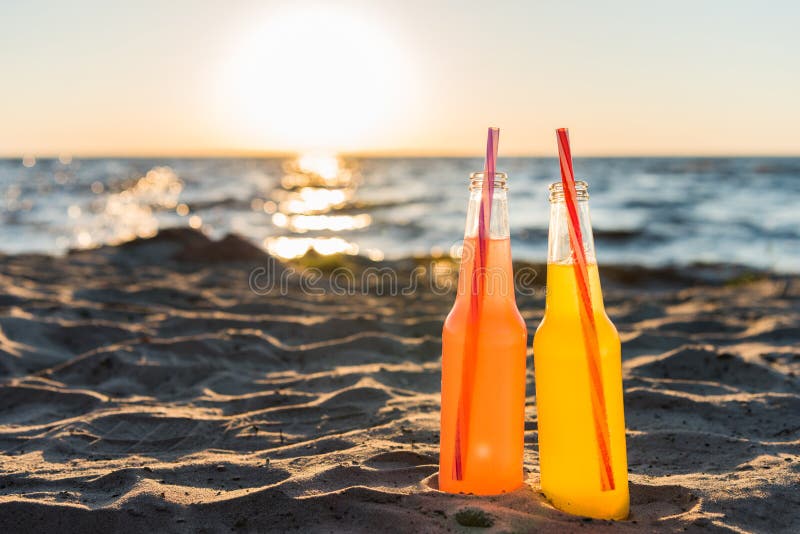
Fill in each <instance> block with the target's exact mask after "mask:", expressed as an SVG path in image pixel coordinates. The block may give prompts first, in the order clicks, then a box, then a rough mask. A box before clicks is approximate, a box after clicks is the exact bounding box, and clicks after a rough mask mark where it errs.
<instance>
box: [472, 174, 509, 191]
mask: <svg viewBox="0 0 800 534" xmlns="http://www.w3.org/2000/svg"><path fill="white" fill-rule="evenodd" d="M484 178H486V173H485V172H483V171H480V172H473V173H472V174H470V175H469V190H470V191H475V190H478V189H483V180H484ZM507 180H508V175H506V173H504V172H496V173H494V188H495V189H501V190H503V191H508V186H507V185H506V183H507Z"/></svg>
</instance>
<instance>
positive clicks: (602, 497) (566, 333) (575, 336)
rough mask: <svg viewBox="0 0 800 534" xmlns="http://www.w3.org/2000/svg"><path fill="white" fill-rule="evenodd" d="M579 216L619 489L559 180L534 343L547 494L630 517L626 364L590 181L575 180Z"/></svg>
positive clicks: (587, 512)
mask: <svg viewBox="0 0 800 534" xmlns="http://www.w3.org/2000/svg"><path fill="white" fill-rule="evenodd" d="M575 186H576V191H577V198H578V216H579V218H580V225H581V231H582V234H583V247H584V249H585V251H586V262H587V269H588V275H589V293H590V295H591V304H592V311H593V315H594V322H595V325H596V329H597V339H598V345H599V353H600V373H601V377H602V384H603V394H604V398H605V406H606V414H607V428H608V439H609V442H610V447H609V451H610V455H609V456H610V463H611V466H610V470H609V471H610V472H611V473H613V485H614V488H613V489H610V488H606V489H605V490H604V489H603V488H602V483H601V477H600V470H601V467H602V465H601V455H600V453H599V448H598V447H599V445H598V444H599V442H600V438H598V437H597V432H598V430H597V427H596V426H595V421H596V420H597V419H594V413H593V404H592V399H591V398H590V394H591V391H590V379H589V365H588V361H587V353H586V348H585V344H584V343H585V341H584V337H583V333H582V323H581V319H580V309H579V306H580V305H581V304H580V299H579V296H578V286H577V282H576V273H575V268H574V265H573V258H572V250H571V247H570V237H569V222H568V221H569V216H568V213H567V206H566V203H565V201H564V190H563V187H562V184H561V183H555V184H552V185H551V186H550V234H549V247H548V254H547V297H546V304H545V314H544V318H543V319H542V322H541V323H540V324H539V328H538V329H537V330H536V335H535V336H534V342H533V354H534V370H535V376H536V410H537V413H538V434H539V469H540V474H541V485H542V492H543V493H544V494H545V496H546V497H547V499H548V500H549V501H550V502H551V503H552V504H553V505H554V506H555V507H556V508H558V509H560V510H563V511H565V512H569V513H572V514H576V515H582V516H587V517H594V518H598V519H623V518H625V517H627V515H628V506H629V496H628V471H627V457H626V451H625V416H624V411H623V403H622V363H621V353H620V340H619V335H618V334H617V330H616V328H615V327H614V325H613V324H612V323H611V321H610V320H609V318H608V316H607V315H606V312H605V308H604V306H603V294H602V291H601V289H600V277H599V274H598V270H597V260H596V257H595V250H594V238H593V235H592V227H591V222H590V219H589V193H588V187H587V184H586V182H581V181H578V182H576V183H575Z"/></svg>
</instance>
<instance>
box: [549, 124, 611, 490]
mask: <svg viewBox="0 0 800 534" xmlns="http://www.w3.org/2000/svg"><path fill="white" fill-rule="evenodd" d="M556 136H557V137H558V159H559V163H560V166H561V182H562V184H563V186H564V199H565V200H566V205H567V212H568V214H569V240H570V245H571V248H572V259H573V262H572V264H573V267H574V270H575V281H576V285H577V286H578V300H579V302H578V310H579V313H580V320H581V329H582V331H583V340H584V345H585V347H586V360H587V364H588V367H589V389H590V397H591V402H592V419H593V422H594V430H595V437H596V438H597V448H598V454H599V456H600V487H601V489H602V490H603V491H610V490H613V489H614V473H613V469H612V464H611V445H610V437H609V431H608V415H607V413H606V401H605V395H604V393H603V373H602V365H601V361H600V345H599V342H598V339H597V325H596V324H595V320H594V313H593V311H592V298H591V292H590V291H589V271H588V268H587V265H586V251H585V250H584V248H583V235H582V232H581V226H580V219H579V217H578V195H577V192H576V190H575V174H574V172H573V168H572V152H571V150H570V146H569V132H568V131H567V129H566V128H559V129H558V130H556Z"/></svg>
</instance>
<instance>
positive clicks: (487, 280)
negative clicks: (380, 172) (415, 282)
mask: <svg viewBox="0 0 800 534" xmlns="http://www.w3.org/2000/svg"><path fill="white" fill-rule="evenodd" d="M492 175H493V184H492V185H491V187H492V190H491V191H487V190H486V188H487V187H489V186H487V183H486V182H487V179H486V173H474V174H472V175H471V185H470V199H469V208H468V212H467V224H466V231H465V237H464V246H463V249H462V255H461V267H460V270H459V276H458V294H457V296H456V301H455V304H454V306H453V309H452V310H451V311H450V314H449V315H448V316H447V319H446V320H445V323H444V329H443V332H442V412H441V434H440V439H441V443H440V457H439V489H441V490H442V491H446V492H450V493H474V494H479V495H491V494H499V493H503V492H507V491H512V490H514V489H516V488H518V487H519V486H520V485H522V480H523V467H522V453H523V446H524V427H525V421H524V419H525V357H526V344H527V330H526V327H525V322H524V321H523V320H522V316H521V315H520V314H519V311H518V310H517V305H516V300H515V298H514V275H513V271H512V266H511V243H510V239H509V227H508V208H507V197H506V190H507V188H506V175H505V174H503V173H494V172H492ZM489 183H491V182H489ZM490 192H491V196H490V198H491V206H490V207H491V209H490V210H488V211H489V216H488V217H487V219H486V220H485V222H488V224H486V225H485V230H484V234H483V235H481V220H480V219H481V214H482V213H483V214H484V215H486V214H485V211H483V210H482V209H481V206H482V202H486V199H487V194H488V193H490ZM483 206H484V207H485V206H486V204H483Z"/></svg>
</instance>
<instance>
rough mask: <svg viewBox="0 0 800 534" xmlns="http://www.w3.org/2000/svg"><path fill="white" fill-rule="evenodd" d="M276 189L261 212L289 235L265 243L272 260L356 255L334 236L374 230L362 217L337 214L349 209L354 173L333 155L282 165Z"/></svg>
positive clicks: (353, 246) (348, 244) (355, 183)
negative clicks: (309, 256)
mask: <svg viewBox="0 0 800 534" xmlns="http://www.w3.org/2000/svg"><path fill="white" fill-rule="evenodd" d="M280 184H281V187H280V188H279V189H277V190H276V191H274V192H273V194H272V200H271V201H267V202H264V204H263V209H264V211H265V212H267V213H272V223H273V224H274V225H275V226H276V227H277V228H279V229H281V230H283V231H284V232H288V234H287V233H284V234H282V235H278V236H274V237H269V238H267V239H266V240H265V243H264V244H265V246H266V248H267V250H268V251H269V252H270V253H271V254H273V255H275V256H278V257H280V258H283V259H292V258H298V257H301V256H303V255H304V254H306V253H307V252H309V251H311V250H313V251H315V252H317V253H319V254H322V255H330V254H358V245H356V244H354V243H351V242H349V241H348V240H346V239H345V238H344V237H342V236H341V235H332V234H337V233H341V232H351V231H357V230H361V229H364V228H367V227H368V226H369V225H370V224H372V217H371V216H370V215H369V214H366V213H359V214H349V213H348V214H344V213H336V212H337V211H342V210H344V209H347V208H352V207H353V201H354V197H355V192H356V190H357V188H358V176H357V173H356V172H355V169H354V168H352V167H350V166H348V165H347V164H345V162H344V161H343V160H342V159H341V158H339V157H337V156H335V155H326V154H304V155H302V156H299V157H298V158H297V159H295V160H292V161H289V162H287V163H286V164H285V165H284V176H283V177H282V178H281V181H280ZM268 203H269V204H270V205H268ZM268 208H269V209H268ZM309 233H315V234H317V235H308V234H309ZM298 234H301V235H298ZM373 256H375V257H377V256H378V254H377V253H375V254H373Z"/></svg>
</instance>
